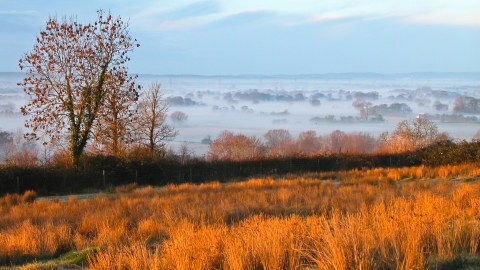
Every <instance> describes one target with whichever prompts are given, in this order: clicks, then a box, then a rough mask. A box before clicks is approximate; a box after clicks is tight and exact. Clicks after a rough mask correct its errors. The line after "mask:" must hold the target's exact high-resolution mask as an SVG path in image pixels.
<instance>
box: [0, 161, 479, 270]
mask: <svg viewBox="0 0 480 270" xmlns="http://www.w3.org/2000/svg"><path fill="white" fill-rule="evenodd" d="M478 173H479V171H478V169H477V167H476V166H475V165H474V164H470V165H461V166H444V167H440V168H428V167H415V168H398V169H373V170H355V171H349V172H339V173H320V174H308V175H302V176H295V175H289V176H287V177H284V178H282V179H277V180H274V179H273V178H269V177H267V178H255V179H250V180H248V181H245V182H233V183H229V184H220V183H219V182H211V183H205V184H201V185H193V184H182V185H169V186H167V187H165V188H162V189H154V188H151V187H145V188H136V187H135V186H133V185H132V186H131V187H130V186H129V187H127V186H126V187H121V188H119V189H118V190H117V194H116V195H111V196H108V197H107V196H96V197H93V198H91V199H89V200H78V199H77V198H76V197H74V196H72V197H70V199H69V200H67V201H64V202H61V201H46V200H37V201H34V200H32V199H19V198H20V197H22V198H23V197H28V198H30V197H31V195H28V194H27V195H28V196H27V195H23V196H18V197H17V198H16V200H14V199H12V196H13V195H9V196H10V197H9V196H7V197H4V198H2V199H0V264H1V265H5V266H8V265H21V264H23V263H24V262H25V261H32V260H34V259H36V260H40V259H49V258H56V257H58V256H59V255H60V254H62V253H64V252H67V251H71V250H77V251H81V250H85V249H87V248H90V247H98V246H99V247H102V248H101V249H99V250H98V251H97V252H95V253H91V254H89V255H88V256H87V259H86V260H85V261H84V262H83V263H84V264H85V265H88V267H89V268H91V269H232V270H235V269H308V268H314V269H424V268H436V267H441V266H442V264H445V263H446V262H450V261H452V260H457V259H458V258H466V257H468V256H470V257H469V258H471V257H472V256H473V258H474V259H473V260H474V262H475V263H478V262H479V260H478V259H475V258H477V256H478V255H479V252H480V249H479V243H480V182H477V181H474V180H475V179H476V176H477V175H478ZM461 177H465V179H466V180H468V182H466V181H463V182H460V181H448V180H449V179H452V178H455V179H458V178H461ZM320 179H331V180H320ZM402 179H409V180H412V179H417V180H415V181H407V182H405V181H400V180H402ZM421 179H424V180H421ZM430 179H437V180H435V181H433V180H430ZM35 265H36V266H35V267H37V268H41V267H45V266H42V264H38V263H37V264H35ZM48 265H50V264H48ZM47 268H48V267H47Z"/></svg>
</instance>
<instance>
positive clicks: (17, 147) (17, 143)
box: [4, 128, 38, 166]
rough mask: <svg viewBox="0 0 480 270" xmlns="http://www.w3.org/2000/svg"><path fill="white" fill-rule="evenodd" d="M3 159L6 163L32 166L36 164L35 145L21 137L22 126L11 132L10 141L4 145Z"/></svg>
mask: <svg viewBox="0 0 480 270" xmlns="http://www.w3.org/2000/svg"><path fill="white" fill-rule="evenodd" d="M4 161H5V164H7V165H16V166H34V165H36V164H37V161H38V148H37V145H36V144H35V142H33V141H29V140H26V139H25V138H24V137H23V130H22V128H18V129H17V131H16V132H12V133H11V140H10V142H8V143H6V144H5V145H4Z"/></svg>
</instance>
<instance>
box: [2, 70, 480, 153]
mask: <svg viewBox="0 0 480 270" xmlns="http://www.w3.org/2000/svg"><path fill="white" fill-rule="evenodd" d="M23 76H24V74H23V73H0V111H1V116H0V119H1V120H0V128H1V130H3V131H16V130H17V129H19V128H22V127H23V124H24V120H25V119H26V118H27V117H26V116H23V115H21V113H20V107H21V106H22V105H24V104H25V103H26V102H27V96H26V95H25V94H24V93H23V91H22V90H21V88H20V87H18V86H17V85H16V84H17V83H18V82H20V81H21V80H22V78H23ZM155 81H158V82H159V83H161V90H162V93H163V94H164V96H163V98H164V99H165V100H168V101H169V102H170V106H171V107H170V109H169V114H172V113H173V112H175V111H181V112H183V113H185V114H186V115H187V116H188V119H187V121H185V122H183V123H173V122H172V121H171V120H170V119H169V123H170V124H172V125H174V126H175V127H176V129H177V130H178V131H179V135H178V136H177V137H176V138H175V139H174V140H173V141H171V142H170V143H169V146H171V147H172V148H173V149H174V150H175V149H178V148H179V147H180V145H181V144H182V143H183V142H187V143H188V145H189V146H190V147H191V148H192V149H193V150H194V151H195V155H198V156H203V155H205V154H206V153H207V151H208V144H202V143H201V141H202V140H203V139H205V138H207V136H210V138H211V140H214V139H215V138H216V137H217V136H218V135H219V133H220V132H221V131H223V130H229V131H231V132H234V133H242V134H245V135H247V136H251V135H255V136H257V137H260V138H263V135H264V134H265V133H266V132H267V131H268V130H271V129H286V130H288V131H289V132H290V134H292V136H293V137H297V136H298V134H299V133H301V132H304V131H308V130H313V131H315V132H316V134H317V135H325V134H328V133H331V132H332V131H334V130H340V131H344V132H353V131H361V132H368V133H370V134H372V135H374V136H378V135H379V134H381V133H382V132H384V131H392V130H393V129H395V126H396V124H397V123H398V122H399V121H401V120H404V119H409V118H415V117H416V116H417V115H418V114H419V113H428V114H432V115H435V114H454V112H453V108H454V102H455V98H456V97H458V96H469V97H475V98H478V97H479V96H480V73H408V74H391V75H386V74H375V73H344V74H324V75H299V76H281V75H279V76H254V75H243V76H193V75H171V76H170V75H146V74H140V75H139V78H138V80H137V82H138V83H139V84H140V85H142V87H143V90H146V89H147V88H148V87H149V86H150V85H151V83H152V82H155ZM432 91H433V92H432ZM375 92H376V93H378V95H377V96H375V97H374V98H371V97H369V96H368V95H367V96H362V95H361V93H363V94H368V93H375ZM432 93H436V94H438V93H441V95H437V96H432ZM357 99H360V100H366V101H369V102H371V103H372V104H373V105H380V104H387V105H390V104H392V103H405V104H407V105H408V106H410V108H411V110H412V112H411V113H408V114H405V115H400V116H399V115H383V118H384V120H385V121H384V122H380V123H377V122H355V121H351V120H350V121H345V119H347V117H348V116H353V117H359V116H360V114H359V112H358V111H357V110H356V109H355V108H354V107H353V106H352V103H353V102H355V101H356V100H357ZM436 101H439V102H440V103H441V104H443V105H448V109H445V108H443V109H442V110H437V108H436V107H435V106H434V105H433V104H434V103H435V102H436ZM329 115H330V116H333V118H332V119H333V121H315V120H312V118H314V117H318V118H325V117H327V116H329ZM465 116H466V115H465ZM341 117H344V118H345V119H344V120H343V121H341ZM332 119H331V120H332ZM351 119H352V118H351ZM311 120H312V121H311ZM435 122H436V124H437V125H438V128H439V132H448V133H449V135H450V136H451V137H453V138H456V139H466V140H470V139H471V138H472V137H473V135H474V134H475V133H476V132H477V130H479V129H480V124H479V123H478V122H471V123H452V122H448V121H443V122H442V121H435ZM23 131H24V132H27V131H26V130H25V129H24V130H23Z"/></svg>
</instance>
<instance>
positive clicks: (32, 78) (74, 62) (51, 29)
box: [19, 10, 139, 164]
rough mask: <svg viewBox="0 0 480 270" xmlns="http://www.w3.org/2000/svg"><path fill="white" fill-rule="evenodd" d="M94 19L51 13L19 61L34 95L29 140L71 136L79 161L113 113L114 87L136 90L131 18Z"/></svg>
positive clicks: (24, 84) (28, 123) (102, 16)
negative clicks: (131, 69) (103, 120)
mask: <svg viewBox="0 0 480 270" xmlns="http://www.w3.org/2000/svg"><path fill="white" fill-rule="evenodd" d="M97 13H98V18H97V21H96V22H94V23H93V24H85V25H84V24H81V23H78V22H77V21H76V20H75V18H73V17H72V18H71V19H70V20H67V19H66V18H63V19H62V20H57V18H55V17H53V18H52V17H51V18H49V20H48V21H47V25H46V28H45V30H44V31H41V32H40V35H39V36H38V37H37V42H36V44H35V46H34V48H33V50H32V51H31V52H28V53H25V54H24V56H23V57H22V59H20V61H19V66H20V68H21V69H24V68H25V69H26V70H27V76H26V77H25V79H24V80H23V82H22V83H19V85H20V86H21V87H22V88H23V90H24V91H25V92H26V93H27V95H29V96H30V102H29V103H28V104H27V105H25V106H23V107H22V108H21V111H22V113H23V114H24V115H31V118H30V120H27V121H26V124H25V126H26V127H27V128H31V129H32V130H33V132H31V133H28V134H26V137H28V138H29V139H37V140H39V139H40V138H42V137H46V139H47V140H49V141H50V142H53V141H58V140H60V139H62V137H63V135H64V134H66V135H67V136H68V142H69V152H70V158H71V160H72V162H73V163H74V164H77V163H78V160H79V158H80V156H81V155H82V153H83V151H84V148H85V146H86V145H87V142H88V141H89V139H90V138H91V137H92V131H93V130H94V128H95V126H96V125H97V124H98V122H99V121H98V120H99V118H100V117H101V116H103V115H107V114H109V110H110V109H109V108H108V107H106V106H105V100H106V98H107V97H109V96H114V95H115V94H116V93H115V89H117V87H119V85H120V86H122V87H123V89H125V91H128V92H130V93H132V95H133V96H134V95H135V93H136V85H135V78H134V77H129V76H128V73H127V71H128V69H127V67H126V65H125V64H126V62H127V61H129V60H130V58H129V57H128V56H127V53H128V52H130V51H132V50H133V48H134V46H135V45H136V46H137V47H138V46H139V44H134V42H135V41H136V40H135V41H134V40H132V37H131V36H130V35H129V31H128V22H124V21H123V20H122V19H121V18H120V17H118V18H117V19H114V18H112V16H111V15H110V14H104V12H103V11H102V10H99V11H98V12H97Z"/></svg>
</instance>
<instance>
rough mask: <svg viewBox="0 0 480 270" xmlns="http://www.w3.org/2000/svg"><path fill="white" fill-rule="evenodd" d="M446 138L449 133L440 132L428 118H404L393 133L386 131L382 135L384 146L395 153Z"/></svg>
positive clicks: (421, 146)
mask: <svg viewBox="0 0 480 270" xmlns="http://www.w3.org/2000/svg"><path fill="white" fill-rule="evenodd" d="M445 138H448V134H446V133H438V127H437V125H436V124H435V123H434V122H432V121H431V120H428V119H409V120H403V121H401V122H399V123H398V124H397V128H396V129H395V130H394V131H393V132H392V134H391V135H390V134H389V133H388V132H384V133H382V134H381V136H380V140H381V143H382V148H387V149H389V151H390V152H394V153H398V152H405V151H413V150H415V149H419V148H423V147H425V146H428V145H429V144H432V143H434V142H437V141H440V140H445Z"/></svg>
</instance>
